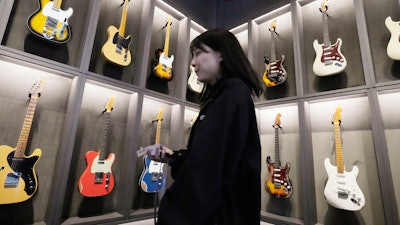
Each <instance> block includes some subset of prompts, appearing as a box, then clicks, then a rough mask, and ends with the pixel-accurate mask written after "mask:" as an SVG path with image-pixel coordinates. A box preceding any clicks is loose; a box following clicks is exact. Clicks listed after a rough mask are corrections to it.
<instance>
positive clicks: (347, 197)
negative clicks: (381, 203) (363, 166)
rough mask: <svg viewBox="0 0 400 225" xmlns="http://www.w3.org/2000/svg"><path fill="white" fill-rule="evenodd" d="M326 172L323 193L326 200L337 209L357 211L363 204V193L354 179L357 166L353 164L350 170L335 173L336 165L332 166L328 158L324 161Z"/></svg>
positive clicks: (356, 173) (356, 174)
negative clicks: (326, 177) (326, 179)
mask: <svg viewBox="0 0 400 225" xmlns="http://www.w3.org/2000/svg"><path fill="white" fill-rule="evenodd" d="M324 165H325V169H326V172H327V174H328V181H327V183H326V185H325V189H324V195H325V198H326V200H327V202H328V203H329V204H330V205H331V206H333V207H335V208H338V209H344V210H349V211H358V210H360V209H361V208H363V207H364V205H365V198H364V194H363V193H362V191H361V189H360V187H359V186H358V184H357V182H356V179H357V176H358V171H359V170H358V167H357V166H353V169H352V171H350V172H346V171H344V173H337V167H336V166H333V165H332V164H331V163H330V161H329V158H326V159H325V161H324Z"/></svg>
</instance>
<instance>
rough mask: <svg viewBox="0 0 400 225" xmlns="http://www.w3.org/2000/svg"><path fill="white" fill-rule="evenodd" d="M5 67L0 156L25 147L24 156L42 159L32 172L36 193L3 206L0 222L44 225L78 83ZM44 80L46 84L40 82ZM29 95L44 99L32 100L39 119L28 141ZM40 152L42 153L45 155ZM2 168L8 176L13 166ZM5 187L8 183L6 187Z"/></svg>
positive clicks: (14, 64)
mask: <svg viewBox="0 0 400 225" xmlns="http://www.w3.org/2000/svg"><path fill="white" fill-rule="evenodd" d="M0 67H1V68H2V70H1V71H0V112H1V116H0V131H1V135H0V145H1V152H3V153H2V154H5V151H4V150H6V149H9V148H15V147H16V146H17V143H26V148H25V150H24V151H22V153H23V154H24V155H25V156H30V155H32V156H34V155H40V157H39V158H38V160H37V161H36V164H35V167H34V170H32V172H33V171H34V174H36V177H37V182H36V185H35V186H36V188H37V189H36V191H34V192H33V193H32V194H31V193H29V194H23V193H25V192H22V193H21V194H19V195H18V196H23V198H21V199H18V200H23V201H22V202H19V201H18V202H16V203H11V202H15V201H14V200H13V198H10V199H8V202H9V203H10V204H1V205H0V218H1V219H0V221H1V223H2V224H33V223H39V222H43V221H44V219H45V209H46V208H47V204H48V199H49V193H50V191H51V184H52V179H53V175H54V168H55V166H56V165H55V162H56V158H57V154H58V149H59V143H60V139H61V134H62V130H63V124H64V119H65V116H66V115H65V114H66V108H67V103H68V98H69V93H70V88H71V84H72V80H73V78H71V77H69V76H68V75H67V74H61V73H58V72H56V71H51V70H48V69H45V68H42V67H39V66H36V65H32V64H30V63H26V64H25V63H23V62H21V61H15V60H13V59H9V58H4V57H1V59H0ZM40 80H42V81H43V82H38V81H40ZM34 84H40V85H38V86H36V85H35V86H34ZM30 92H31V93H32V96H39V94H40V97H39V98H38V99H37V102H36V103H34V102H35V101H34V100H32V103H33V105H31V106H32V107H30V108H29V109H32V110H34V114H33V118H32V123H31V125H30V130H29V131H28V135H29V138H28V137H27V138H26V139H24V136H20V135H22V134H24V135H26V134H27V133H26V130H25V129H22V126H23V124H25V125H28V127H29V121H30V119H29V118H30V116H29V115H31V114H29V115H28V114H27V112H28V104H29V102H30V98H29V94H30ZM32 99H35V98H32ZM25 119H27V120H25ZM25 122H26V123H25ZM19 141H21V142H19ZM7 146H8V147H7ZM37 149H40V152H41V154H39V152H37V151H38V150H37ZM5 157H7V156H6V155H3V156H2V159H5ZM3 163H4V164H3ZM1 164H2V165H0V167H1V168H2V170H1V171H0V173H5V172H6V171H8V170H7V169H8V168H10V167H8V163H7V162H6V161H5V160H3V161H1ZM10 169H11V168H10ZM25 175H26V174H25ZM26 176H27V175H26ZM4 177H5V176H4ZM3 182H4V181H3ZM3 185H4V183H3V184H2V187H3ZM19 190H21V191H23V190H22V189H19ZM3 191H6V190H5V189H3ZM1 196H2V197H0V199H3V198H6V196H8V195H7V194H6V193H5V192H3V193H2V194H1ZM21 215H23V216H21Z"/></svg>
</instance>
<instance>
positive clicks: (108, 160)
mask: <svg viewBox="0 0 400 225" xmlns="http://www.w3.org/2000/svg"><path fill="white" fill-rule="evenodd" d="M132 95H136V94H135V93H128V92H121V91H119V90H115V88H113V87H112V86H106V85H104V84H100V83H97V82H93V81H90V80H88V82H87V83H86V84H85V88H84V92H83V97H82V103H81V108H80V114H79V122H78V128H77V133H76V139H75V143H74V149H73V155H72V159H71V168H70V172H69V177H68V187H67V191H66V194H65V203H64V207H63V216H65V218H64V219H65V222H64V224H73V223H74V222H73V221H76V219H77V218H84V219H83V220H82V219H80V220H79V221H80V222H83V221H84V220H85V219H86V220H92V219H93V218H95V216H99V215H102V216H103V217H104V216H107V215H109V216H108V218H109V217H112V216H118V214H115V215H110V214H112V213H114V212H115V211H116V206H117V204H118V203H117V196H118V194H119V193H120V190H121V189H123V188H126V187H125V186H124V185H120V184H121V183H123V182H122V181H121V179H124V178H123V176H120V171H121V167H122V165H123V162H124V159H126V156H125V155H126V151H125V148H124V143H125V131H126V125H127V118H128V110H129V107H130V105H129V102H130V98H131V96H132ZM96 173H97V177H96V175H95V174H96ZM132 182H133V180H132ZM91 217H93V218H91Z"/></svg>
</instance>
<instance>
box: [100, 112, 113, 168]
mask: <svg viewBox="0 0 400 225" xmlns="http://www.w3.org/2000/svg"><path fill="white" fill-rule="evenodd" d="M105 116H106V119H105V123H104V125H103V137H102V139H101V145H100V153H99V160H100V161H103V160H104V159H105V158H106V149H107V143H108V130H109V127H110V122H111V116H110V113H108V112H105Z"/></svg>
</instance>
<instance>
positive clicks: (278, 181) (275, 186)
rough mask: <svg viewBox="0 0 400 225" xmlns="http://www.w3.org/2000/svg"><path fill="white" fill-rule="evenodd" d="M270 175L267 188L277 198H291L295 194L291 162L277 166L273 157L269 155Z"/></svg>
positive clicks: (266, 184)
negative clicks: (291, 175) (291, 176)
mask: <svg viewBox="0 0 400 225" xmlns="http://www.w3.org/2000/svg"><path fill="white" fill-rule="evenodd" d="M267 165H268V175H267V179H266V181H265V190H266V191H267V192H268V193H270V194H271V195H273V196H275V197H277V198H289V197H290V196H292V194H293V186H292V184H291V182H290V179H289V171H290V163H286V165H285V166H284V167H275V163H273V162H272V161H271V158H270V157H269V156H268V157H267Z"/></svg>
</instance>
